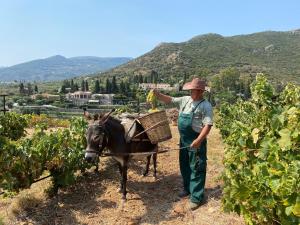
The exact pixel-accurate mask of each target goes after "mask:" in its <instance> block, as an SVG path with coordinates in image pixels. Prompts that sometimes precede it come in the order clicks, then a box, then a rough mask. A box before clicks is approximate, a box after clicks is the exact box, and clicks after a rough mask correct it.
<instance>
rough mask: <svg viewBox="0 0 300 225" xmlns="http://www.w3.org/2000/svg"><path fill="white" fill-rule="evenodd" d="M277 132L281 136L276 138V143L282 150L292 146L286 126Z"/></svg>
mask: <svg viewBox="0 0 300 225" xmlns="http://www.w3.org/2000/svg"><path fill="white" fill-rule="evenodd" d="M278 133H279V135H280V136H281V138H280V139H279V140H278V144H279V146H280V148H281V149H283V150H289V149H290V148H291V146H292V142H291V131H290V130H289V129H287V128H284V129H282V130H280V131H279V132H278Z"/></svg>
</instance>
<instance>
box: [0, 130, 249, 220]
mask: <svg viewBox="0 0 300 225" xmlns="http://www.w3.org/2000/svg"><path fill="white" fill-rule="evenodd" d="M171 129H172V133H173V139H172V140H170V141H167V142H164V143H162V145H161V147H162V148H167V147H168V148H170V149H176V148H178V145H177V143H178V132H177V127H175V126H171ZM223 151H224V149H223V144H222V142H221V139H220V135H219V133H218V131H217V130H216V129H212V131H211V134H210V136H209V139H208V173H207V180H206V196H207V203H206V204H205V205H203V206H201V207H200V208H198V209H197V210H195V211H193V212H191V211H189V210H188V209H187V207H186V206H187V203H188V199H183V200H181V201H177V193H178V192H179V191H180V189H181V177H180V174H179V168H178V151H169V152H167V153H164V154H159V156H158V179H157V180H155V179H154V178H153V177H152V176H151V174H150V176H148V177H143V176H142V172H143V168H144V166H145V162H144V160H132V161H131V163H130V165H129V171H128V185H127V189H128V194H127V199H128V200H127V202H126V203H125V204H124V205H123V207H122V204H121V194H120V193H118V192H117V189H118V188H119V178H120V176H119V173H118V169H117V167H116V165H115V162H114V161H113V160H112V159H111V158H101V162H100V175H97V174H95V173H93V172H89V173H87V175H85V176H81V177H79V179H78V180H77V182H76V184H75V185H73V186H71V187H68V188H65V189H62V190H60V191H59V193H58V195H57V197H55V198H52V199H48V198H47V197H46V196H45V194H44V193H43V190H44V189H46V188H47V187H48V186H49V179H47V180H43V181H41V182H39V183H36V184H34V185H33V186H32V187H31V188H30V189H28V190H25V191H22V192H21V193H20V194H19V195H18V196H16V197H15V198H13V199H7V200H3V201H2V200H1V204H0V215H3V216H4V217H5V224H23V225H24V224H39V225H40V224H51V225H52V224H53V225H54V224H55V225H56V224H66V225H72V224H82V225H89V224H91V225H93V224H109V225H111V224H113V225H117V224H120V225H129V224H131V225H135V224H136V225H137V224H170V225H171V224H172V225H179V224H184V225H185V224H195V225H211V224H213V225H229V224H234V225H242V224H244V223H243V221H242V219H241V218H240V217H239V216H237V215H235V214H225V213H223V212H222V211H221V195H222V190H221V186H222V183H221V181H220V180H218V179H216V178H217V177H219V175H220V173H221V171H222V169H223V167H222V157H223ZM150 173H152V170H150ZM0 217H1V216H0ZM0 221H1V220H0ZM0 224H1V223H0Z"/></svg>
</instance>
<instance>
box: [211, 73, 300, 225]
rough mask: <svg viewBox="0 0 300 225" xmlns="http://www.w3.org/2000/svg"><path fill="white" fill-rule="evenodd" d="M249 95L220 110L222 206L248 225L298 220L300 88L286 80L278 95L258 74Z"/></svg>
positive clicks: (299, 203) (299, 202)
mask: <svg viewBox="0 0 300 225" xmlns="http://www.w3.org/2000/svg"><path fill="white" fill-rule="evenodd" d="M251 94H252V98H251V99H250V100H249V101H239V102H237V103H236V104H234V105H229V104H223V105H222V107H221V108H220V112H219V121H218V122H217V126H218V128H219V129H220V131H221V134H222V137H223V140H224V142H225V143H226V151H225V157H224V166H225V170H224V173H223V180H224V190H223V199H222V201H223V207H224V209H225V211H235V212H237V213H239V214H241V215H243V217H244V219H245V221H246V223H247V224H266V225H267V224H278V223H279V224H287V225H289V224H291V225H292V224H299V222H300V194H299V193H300V192H299V190H300V182H299V180H300V175H299V174H300V107H299V106H300V98H299V96H300V87H299V86H296V85H294V84H289V85H287V86H286V88H285V89H284V90H283V91H282V92H281V93H279V94H278V93H275V90H274V88H273V87H272V85H270V84H269V83H268V82H267V80H266V78H265V77H264V76H262V75H259V76H257V78H256V81H255V82H254V83H253V84H252V86H251Z"/></svg>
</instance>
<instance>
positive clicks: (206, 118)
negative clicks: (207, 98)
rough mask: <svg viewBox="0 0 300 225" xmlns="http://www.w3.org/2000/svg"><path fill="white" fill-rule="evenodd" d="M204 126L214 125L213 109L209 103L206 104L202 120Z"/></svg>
mask: <svg viewBox="0 0 300 225" xmlns="http://www.w3.org/2000/svg"><path fill="white" fill-rule="evenodd" d="M202 124H203V126H205V125H213V108H212V106H211V104H210V103H209V102H207V104H205V107H204V115H203V120H202Z"/></svg>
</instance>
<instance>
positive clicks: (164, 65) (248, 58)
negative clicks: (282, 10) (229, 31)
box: [101, 30, 300, 83]
mask: <svg viewBox="0 0 300 225" xmlns="http://www.w3.org/2000/svg"><path fill="white" fill-rule="evenodd" d="M226 67H236V68H238V69H239V70H240V71H241V72H246V73H252V74H255V73H257V72H264V73H266V74H267V75H268V74H269V76H270V77H271V78H273V79H280V80H284V81H295V82H298V83H300V30H294V31H286V32H276V31H266V32H260V33H254V34H249V35H237V36H231V37H223V36H221V35H219V34H205V35H199V36H196V37H193V38H192V39H190V40H188V41H186V42H182V43H161V44H159V45H158V46H156V47H155V48H154V49H153V50H152V51H150V52H148V53H146V54H144V55H142V56H140V57H138V58H136V59H133V60H131V61H129V62H128V63H126V64H123V65H121V66H118V67H116V68H114V69H112V70H109V71H107V72H105V73H103V74H101V76H103V75H104V76H112V75H123V76H124V75H139V74H141V75H149V74H150V73H151V70H155V71H156V72H157V73H158V75H159V76H160V78H163V79H164V80H168V81H171V82H172V81H173V82H177V81H178V80H180V79H182V78H183V74H186V75H188V76H191V75H198V76H210V75H213V74H216V73H218V72H219V71H220V69H223V68H226Z"/></svg>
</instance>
